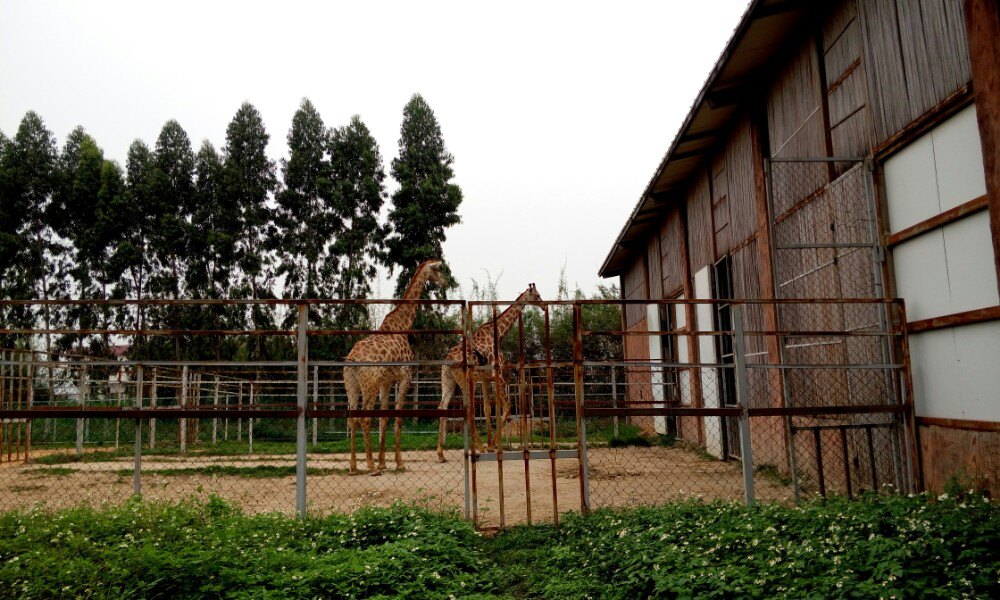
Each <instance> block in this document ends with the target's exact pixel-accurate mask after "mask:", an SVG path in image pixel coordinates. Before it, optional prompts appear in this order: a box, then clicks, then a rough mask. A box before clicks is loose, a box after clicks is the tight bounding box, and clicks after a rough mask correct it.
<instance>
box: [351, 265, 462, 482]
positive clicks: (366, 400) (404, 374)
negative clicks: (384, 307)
mask: <svg viewBox="0 0 1000 600" xmlns="http://www.w3.org/2000/svg"><path fill="white" fill-rule="evenodd" d="M440 267H441V261H439V260H428V261H425V262H423V263H421V264H420V266H418V267H417V270H416V272H415V273H414V274H413V277H412V278H411V279H410V283H409V284H407V286H406V291H405V292H403V300H418V299H419V298H420V296H421V295H422V294H423V291H424V284H426V283H427V282H428V281H430V282H432V283H434V284H436V285H442V286H443V285H446V280H445V277H444V274H442V273H441V271H440ZM416 313H417V305H416V304H413V303H405V304H399V305H397V306H396V307H395V308H393V309H392V310H391V311H390V312H389V314H387V315H386V316H385V318H384V319H382V324H381V325H379V331H404V330H407V329H410V328H411V327H412V326H413V319H414V317H415V316H416ZM347 360H348V361H349V362H365V363H378V362H391V363H400V362H411V361H412V360H413V350H412V349H411V348H410V344H409V342H408V341H407V339H406V334H405V333H392V334H389V333H387V334H374V335H369V336H368V337H365V338H363V339H361V340H358V342H357V343H356V344H354V347H353V348H351V351H350V352H349V353H348V354H347ZM412 375H413V374H412V368H411V367H409V366H398V365H387V366H378V365H358V366H346V367H344V387H345V388H346V390H347V406H348V409H349V410H357V408H358V401H359V400H362V402H363V404H362V407H363V409H364V410H372V409H373V408H374V407H375V400H376V398H378V399H379V400H380V403H379V404H380V406H379V407H380V408H381V409H382V410H385V409H386V408H388V404H389V394H390V392H391V391H392V387H393V385H395V384H397V383H398V384H399V385H398V387H397V389H396V404H395V408H396V409H397V410H398V409H400V408H402V406H403V400H404V399H405V398H406V392H407V390H408V389H409V387H410V380H411V378H412ZM388 422H389V419H388V418H386V417H382V418H381V419H380V421H379V423H380V427H379V454H378V462H379V464H378V469H376V468H375V463H374V461H373V460H372V447H371V437H370V436H371V420H370V419H368V418H351V419H348V421H347V427H348V430H349V432H350V438H351V471H350V472H351V473H352V474H356V473H357V472H358V469H357V459H356V457H355V452H354V437H355V432H356V430H357V427H358V425H359V424H360V425H361V431H362V434H363V435H364V438H365V456H366V457H367V459H368V471H369V472H370V473H371V474H372V475H380V474H381V472H382V470H384V469H385V434H386V426H387V425H388ZM402 428H403V419H402V418H400V417H396V470H397V471H402V470H404V467H403V455H402V453H401V452H400V434H401V432H402Z"/></svg>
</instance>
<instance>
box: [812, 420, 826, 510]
mask: <svg viewBox="0 0 1000 600" xmlns="http://www.w3.org/2000/svg"><path fill="white" fill-rule="evenodd" d="M812 432H813V441H814V442H815V444H816V479H818V480H819V495H820V496H823V497H826V478H825V477H824V476H823V442H822V440H821V439H820V431H819V429H817V428H815V427H814V428H813V430H812Z"/></svg>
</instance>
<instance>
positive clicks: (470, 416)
mask: <svg viewBox="0 0 1000 600" xmlns="http://www.w3.org/2000/svg"><path fill="white" fill-rule="evenodd" d="M465 312H466V316H465V343H464V346H463V348H462V365H463V366H464V368H463V369H462V377H465V392H466V393H465V394H464V395H465V404H466V411H465V414H466V415H467V416H466V418H465V420H466V423H468V424H469V425H468V427H472V428H473V432H474V435H475V439H476V440H479V432H478V431H477V430H476V429H475V427H476V403H475V402H474V399H475V396H476V391H475V390H474V389H472V385H473V381H472V375H471V373H470V365H469V362H468V358H469V350H470V348H469V344H470V343H471V342H472V340H471V339H469V338H470V335H469V334H470V331H471V328H472V316H473V315H472V306H468V307H467V308H466V310H465ZM469 452H470V454H469V461H468V462H469V468H470V470H471V471H472V473H471V479H472V523H473V524H474V525H475V526H477V527H478V526H479V486H478V485H477V483H478V482H477V481H476V470H477V465H476V463H477V461H478V455H477V453H476V444H475V443H473V444H472V445H471V447H470V448H469Z"/></svg>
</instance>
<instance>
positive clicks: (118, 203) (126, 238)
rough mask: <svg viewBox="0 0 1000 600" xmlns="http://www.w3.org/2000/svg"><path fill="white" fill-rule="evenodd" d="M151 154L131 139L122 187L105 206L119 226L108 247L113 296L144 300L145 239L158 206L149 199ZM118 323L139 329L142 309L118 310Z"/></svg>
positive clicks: (155, 219)
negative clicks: (122, 191) (127, 321)
mask: <svg viewBox="0 0 1000 600" xmlns="http://www.w3.org/2000/svg"><path fill="white" fill-rule="evenodd" d="M154 168H155V166H154V161H153V153H152V151H150V149H149V147H148V146H147V145H146V144H145V143H144V142H143V141H142V140H135V141H134V142H132V145H131V146H130V147H129V150H128V159H127V161H126V163H125V189H124V193H122V194H121V195H120V196H118V197H117V198H114V199H113V201H114V203H113V204H111V205H109V208H108V216H107V218H108V219H110V220H113V221H115V222H116V223H118V225H119V226H120V229H119V231H118V235H117V238H116V239H117V241H116V242H115V243H113V244H112V246H111V248H110V258H109V261H110V265H109V277H110V278H111V279H113V280H114V281H115V288H114V290H113V292H112V294H113V295H114V297H116V298H136V299H147V298H149V297H150V294H149V278H150V271H151V270H152V265H151V263H152V253H151V252H150V248H149V240H150V237H151V236H152V235H153V230H154V228H155V227H156V225H157V223H158V222H159V215H158V213H157V211H158V209H159V207H158V205H157V204H156V203H154V201H153V171H154ZM120 314H121V315H122V317H123V318H128V319H129V320H130V321H131V322H129V323H126V322H124V321H123V322H121V323H120V324H121V325H122V326H134V327H135V328H137V329H143V328H144V327H145V325H146V320H145V315H146V311H145V309H143V308H141V307H139V308H137V309H136V310H135V311H134V312H130V311H122V312H121V313H120Z"/></svg>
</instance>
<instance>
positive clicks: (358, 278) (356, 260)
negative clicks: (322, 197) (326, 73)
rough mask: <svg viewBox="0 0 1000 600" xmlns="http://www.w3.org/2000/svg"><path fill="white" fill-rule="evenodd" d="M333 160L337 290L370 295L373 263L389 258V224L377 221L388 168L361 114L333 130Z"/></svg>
mask: <svg viewBox="0 0 1000 600" xmlns="http://www.w3.org/2000/svg"><path fill="white" fill-rule="evenodd" d="M330 161H331V165H332V171H333V181H334V190H335V196H336V206H337V213H338V214H339V215H340V219H341V221H342V223H343V227H342V231H341V233H340V235H339V236H338V237H337V240H336V242H335V243H334V249H333V252H334V254H336V255H337V256H338V257H341V260H342V263H341V265H340V268H339V269H338V273H337V295H338V296H339V297H341V298H367V297H368V295H369V294H370V293H371V280H372V279H373V278H374V277H375V275H376V269H375V264H376V262H377V261H382V260H384V259H385V238H386V235H387V233H388V228H387V227H386V226H385V225H382V224H380V223H379V219H378V217H379V213H380V212H381V211H382V205H383V204H384V203H385V199H386V193H385V169H384V168H383V166H382V155H381V153H380V152H379V148H378V143H377V142H376V141H375V138H374V137H372V134H371V132H370V131H369V130H368V127H366V126H365V124H364V123H363V122H362V121H361V117H359V116H358V115H354V117H352V118H351V122H350V124H349V125H347V126H346V127H340V128H338V129H335V130H334V131H333V132H331V136H330Z"/></svg>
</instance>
